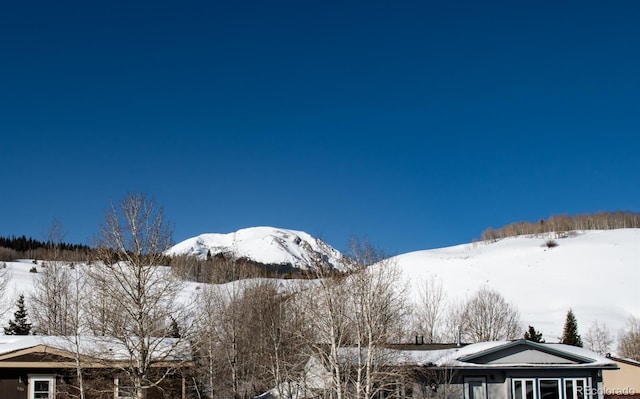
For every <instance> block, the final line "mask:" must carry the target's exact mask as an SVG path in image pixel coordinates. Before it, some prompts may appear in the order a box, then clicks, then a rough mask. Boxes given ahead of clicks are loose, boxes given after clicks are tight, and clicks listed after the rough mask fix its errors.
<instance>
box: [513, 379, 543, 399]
mask: <svg viewBox="0 0 640 399" xmlns="http://www.w3.org/2000/svg"><path fill="white" fill-rule="evenodd" d="M535 382H536V380H534V379H532V378H531V379H518V380H513V399H537V398H536V390H535V389H533V387H534V385H535Z"/></svg>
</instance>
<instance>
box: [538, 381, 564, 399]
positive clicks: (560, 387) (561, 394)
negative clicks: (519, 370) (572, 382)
mask: <svg viewBox="0 0 640 399" xmlns="http://www.w3.org/2000/svg"><path fill="white" fill-rule="evenodd" d="M537 380H538V381H537V386H538V397H539V398H540V399H544V398H543V397H542V392H540V381H555V382H557V383H558V399H565V397H564V382H563V380H564V379H563V378H553V377H552V378H548V377H539V378H537Z"/></svg>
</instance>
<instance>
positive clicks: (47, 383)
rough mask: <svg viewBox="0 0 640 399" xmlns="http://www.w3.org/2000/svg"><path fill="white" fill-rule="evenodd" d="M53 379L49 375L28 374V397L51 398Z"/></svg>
mask: <svg viewBox="0 0 640 399" xmlns="http://www.w3.org/2000/svg"><path fill="white" fill-rule="evenodd" d="M54 384H55V379H54V378H53V376H50V375H33V376H29V399H53V398H54V397H55V391H54Z"/></svg>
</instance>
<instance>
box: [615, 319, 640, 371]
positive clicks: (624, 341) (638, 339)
mask: <svg viewBox="0 0 640 399" xmlns="http://www.w3.org/2000/svg"><path fill="white" fill-rule="evenodd" d="M618 353H619V354H620V356H623V357H628V358H631V359H634V360H637V361H640V319H639V318H637V317H634V316H631V317H629V319H628V320H627V324H626V325H625V328H624V329H623V330H622V331H621V332H620V336H619V337H618Z"/></svg>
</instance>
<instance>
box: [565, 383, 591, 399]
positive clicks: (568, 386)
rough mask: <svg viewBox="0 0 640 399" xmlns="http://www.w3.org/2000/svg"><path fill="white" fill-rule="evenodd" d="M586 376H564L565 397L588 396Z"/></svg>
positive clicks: (581, 397)
mask: <svg viewBox="0 0 640 399" xmlns="http://www.w3.org/2000/svg"><path fill="white" fill-rule="evenodd" d="M587 387H588V385H587V379H586V378H566V379H565V380H564V391H565V399H585V397H587V398H588V397H589V395H588V392H587Z"/></svg>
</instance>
